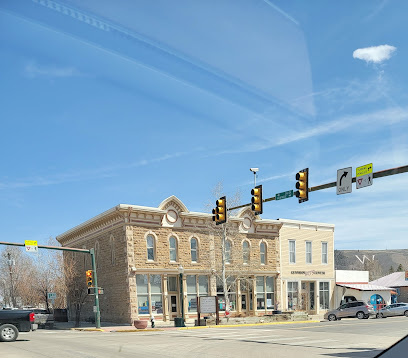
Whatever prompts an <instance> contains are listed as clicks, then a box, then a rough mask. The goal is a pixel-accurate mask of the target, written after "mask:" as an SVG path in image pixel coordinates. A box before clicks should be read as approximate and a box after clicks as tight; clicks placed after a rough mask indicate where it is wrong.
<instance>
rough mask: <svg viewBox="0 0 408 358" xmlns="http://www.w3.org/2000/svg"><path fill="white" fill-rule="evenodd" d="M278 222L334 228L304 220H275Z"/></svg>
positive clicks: (329, 225) (330, 225)
mask: <svg viewBox="0 0 408 358" xmlns="http://www.w3.org/2000/svg"><path fill="white" fill-rule="evenodd" d="M276 220H277V221H278V222H281V223H283V224H298V225H317V226H326V227H332V228H334V227H335V225H334V224H328V223H321V222H313V221H304V220H291V219H283V218H278V219H276Z"/></svg>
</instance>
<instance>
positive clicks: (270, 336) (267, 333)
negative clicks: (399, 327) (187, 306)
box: [161, 328, 344, 348]
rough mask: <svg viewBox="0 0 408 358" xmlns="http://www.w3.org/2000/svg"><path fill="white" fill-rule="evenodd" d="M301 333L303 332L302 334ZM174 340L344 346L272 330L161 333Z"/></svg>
mask: <svg viewBox="0 0 408 358" xmlns="http://www.w3.org/2000/svg"><path fill="white" fill-rule="evenodd" d="M302 333H303V332H302ZM161 334H164V335H171V336H172V337H174V338H177V337H178V338H180V339H183V338H190V339H201V340H233V341H239V342H246V343H265V344H268V343H269V344H280V345H288V346H308V347H325V348H329V347H330V348H331V347H333V346H344V342H343V343H342V342H340V340H336V339H332V338H330V339H329V338H326V339H325V338H322V337H318V336H316V335H311V336H308V335H302V336H293V335H292V334H291V333H289V332H282V331H280V332H279V334H277V331H273V330H261V329H259V330H250V329H247V330H245V329H239V330H238V329H228V330H224V329H221V328H220V329H211V328H210V329H205V330H183V331H172V332H162V333H161Z"/></svg>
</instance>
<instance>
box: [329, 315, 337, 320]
mask: <svg viewBox="0 0 408 358" xmlns="http://www.w3.org/2000/svg"><path fill="white" fill-rule="evenodd" d="M327 319H328V320H329V321H335V320H336V319H337V318H336V316H335V315H334V314H330V315H329V317H327Z"/></svg>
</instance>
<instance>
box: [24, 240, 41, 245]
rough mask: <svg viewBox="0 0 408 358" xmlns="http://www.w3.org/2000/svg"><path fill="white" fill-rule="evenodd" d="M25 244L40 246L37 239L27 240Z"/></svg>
mask: <svg viewBox="0 0 408 358" xmlns="http://www.w3.org/2000/svg"><path fill="white" fill-rule="evenodd" d="M24 245H25V246H38V244H37V241H34V240H25V241H24Z"/></svg>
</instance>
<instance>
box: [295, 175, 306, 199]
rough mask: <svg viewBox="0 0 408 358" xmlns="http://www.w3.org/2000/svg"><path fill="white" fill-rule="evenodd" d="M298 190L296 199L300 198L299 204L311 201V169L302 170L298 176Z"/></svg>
mask: <svg viewBox="0 0 408 358" xmlns="http://www.w3.org/2000/svg"><path fill="white" fill-rule="evenodd" d="M296 180H297V181H298V182H297V183H296V189H298V191H297V192H296V193H295V195H296V197H297V198H299V203H303V202H304V201H308V200H309V168H306V169H303V170H300V171H299V173H297V174H296Z"/></svg>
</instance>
